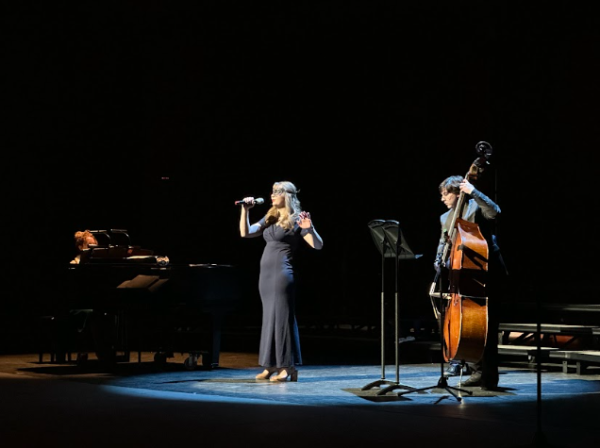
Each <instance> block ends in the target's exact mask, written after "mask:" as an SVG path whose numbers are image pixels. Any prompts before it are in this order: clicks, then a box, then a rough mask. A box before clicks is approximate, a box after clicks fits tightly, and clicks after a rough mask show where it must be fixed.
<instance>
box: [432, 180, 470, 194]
mask: <svg viewBox="0 0 600 448" xmlns="http://www.w3.org/2000/svg"><path fill="white" fill-rule="evenodd" d="M463 179H464V178H463V177H462V176H450V177H447V178H446V179H444V180H443V181H442V182H441V183H440V185H439V186H438V189H439V190H440V193H442V192H443V191H444V190H446V191H447V192H448V193H454V194H459V193H460V183H461V182H462V181H463Z"/></svg>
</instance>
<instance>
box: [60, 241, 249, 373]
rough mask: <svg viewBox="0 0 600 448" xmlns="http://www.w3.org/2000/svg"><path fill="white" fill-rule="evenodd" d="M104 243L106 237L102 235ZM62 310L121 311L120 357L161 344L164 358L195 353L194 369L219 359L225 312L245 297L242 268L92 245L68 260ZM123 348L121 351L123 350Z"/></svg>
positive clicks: (116, 347)
mask: <svg viewBox="0 0 600 448" xmlns="http://www.w3.org/2000/svg"><path fill="white" fill-rule="evenodd" d="M98 241H99V243H100V238H98ZM66 285H67V288H66V294H65V295H64V297H63V300H64V301H63V303H62V304H61V305H60V307H61V308H62V310H63V311H64V310H73V309H87V310H93V311H95V312H97V313H99V314H101V315H104V316H110V317H111V318H114V320H113V322H114V326H113V328H114V333H113V337H112V338H111V339H110V349H111V350H112V353H111V355H112V356H113V357H114V358H115V360H119V358H121V360H123V361H127V362H128V361H129V357H130V352H131V351H133V350H136V349H137V351H138V360H141V359H140V353H141V351H143V350H149V351H154V352H155V353H156V354H155V361H157V362H164V361H166V358H167V357H169V356H172V353H174V352H181V353H189V357H188V358H187V359H186V361H185V365H186V367H188V368H195V366H196V363H197V361H198V359H199V358H200V357H201V358H202V365H203V366H204V367H206V368H213V367H217V366H218V365H219V354H220V345H221V328H222V322H223V318H224V317H225V316H226V315H227V314H228V313H229V312H231V311H233V310H234V309H235V307H236V306H237V304H238V303H239V301H240V292H241V285H240V274H239V271H238V269H237V268H236V267H234V266H232V265H224V264H172V263H169V260H168V258H167V257H161V256H156V255H154V254H153V253H152V251H151V250H146V249H140V248H139V247H134V246H129V245H108V246H105V247H101V246H98V247H91V248H90V249H88V250H86V251H85V252H84V253H82V254H81V262H80V263H79V264H72V265H69V267H68V270H67V279H66ZM118 353H121V355H120V356H119V355H118Z"/></svg>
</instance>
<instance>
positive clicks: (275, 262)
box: [258, 218, 303, 367]
mask: <svg viewBox="0 0 600 448" xmlns="http://www.w3.org/2000/svg"><path fill="white" fill-rule="evenodd" d="M259 224H260V226H261V227H262V228H264V226H265V225H266V223H265V218H263V219H261V220H260V221H259ZM302 234H303V231H302V229H301V228H300V227H298V225H297V224H294V228H293V229H291V230H285V229H283V228H282V227H280V226H278V225H270V226H269V227H267V228H264V231H263V238H264V240H265V241H266V243H267V244H266V246H265V248H264V250H263V254H262V258H261V260H260V277H259V281H258V290H259V292H260V299H261V301H262V308H263V314H262V330H261V336H260V347H259V353H258V362H259V364H260V365H261V366H263V367H291V366H294V365H300V364H302V355H301V353H300V336H299V333H298V324H297V322H296V315H295V281H294V266H293V262H294V252H295V251H296V249H297V247H298V244H299V242H300V241H301V240H302Z"/></svg>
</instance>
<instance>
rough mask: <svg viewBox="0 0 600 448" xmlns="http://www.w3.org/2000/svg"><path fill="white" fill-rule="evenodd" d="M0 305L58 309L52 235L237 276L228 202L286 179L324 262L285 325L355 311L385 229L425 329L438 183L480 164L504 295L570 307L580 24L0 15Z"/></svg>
mask: <svg viewBox="0 0 600 448" xmlns="http://www.w3.org/2000/svg"><path fill="white" fill-rule="evenodd" d="M3 16H4V17H3V29H4V30H5V31H6V34H7V38H6V40H5V42H4V45H3V46H4V63H3V65H4V70H3V71H4V72H5V74H7V75H8V79H7V82H6V83H5V84H4V88H3V90H4V94H5V95H3V96H4V98H5V100H4V101H3V106H4V109H5V112H7V114H6V115H5V116H8V117H7V119H5V121H4V124H5V126H6V128H5V129H6V131H5V133H4V136H5V141H4V143H3V154H4V155H5V163H4V174H5V176H4V180H5V181H6V184H5V188H4V191H5V195H4V196H5V197H7V198H8V204H7V206H6V208H5V214H4V219H3V221H4V224H5V225H6V226H7V230H6V231H5V233H4V237H5V241H6V246H7V248H8V250H7V251H6V252H5V254H6V261H7V265H8V266H6V268H5V274H6V275H7V277H6V280H5V281H4V282H3V283H4V286H5V291H6V292H7V293H6V295H5V296H4V297H5V298H6V302H5V304H6V306H5V310H9V311H10V310H15V311H19V312H20V311H23V310H26V311H28V312H29V311H31V310H32V309H35V307H43V305H44V304H45V303H47V301H48V300H49V297H50V296H51V295H52V294H58V293H60V288H61V285H60V281H61V278H62V277H61V276H60V275H59V274H60V272H61V270H64V269H66V267H67V264H68V262H69V260H70V259H71V258H72V257H73V256H74V255H75V251H74V247H73V233H74V232H75V231H76V230H83V229H85V228H89V229H107V228H121V229H127V230H128V231H129V234H130V236H131V238H132V243H133V244H135V245H140V246H142V247H144V248H150V249H154V250H155V251H156V252H157V253H160V254H165V255H168V256H169V258H170V259H171V261H172V262H176V263H225V264H234V265H236V266H239V267H240V268H241V269H242V270H243V271H244V272H246V273H247V274H248V275H247V278H248V279H249V280H248V287H247V288H245V293H246V294H247V295H248V297H247V299H246V303H247V304H249V305H248V307H247V309H248V312H258V307H259V306H260V304H259V302H258V298H257V297H258V296H257V294H258V293H257V278H258V263H259V258H260V254H261V251H262V247H263V241H262V239H252V240H242V239H241V238H240V237H239V235H238V217H239V209H238V208H237V207H236V206H234V205H233V203H234V201H235V200H238V199H241V198H243V197H244V196H247V195H252V196H255V197H264V198H265V199H266V204H265V205H263V206H257V207H256V208H254V209H253V210H252V212H251V213H252V218H253V221H255V220H258V219H259V218H260V217H261V213H263V212H265V211H266V210H267V207H268V205H267V204H268V201H269V193H270V189H271V185H272V183H273V182H275V181H278V180H290V181H292V182H294V183H295V184H296V185H297V186H298V187H299V188H300V190H301V192H300V195H299V197H300V200H301V202H302V205H303V207H304V209H305V210H307V211H309V212H311V214H312V217H313V220H314V223H315V226H316V228H317V229H318V231H319V233H320V234H321V235H322V237H323V239H324V241H325V246H324V249H323V250H322V251H310V250H308V249H307V248H304V249H302V250H301V251H300V253H299V254H298V274H299V281H300V287H301V301H300V304H299V311H300V314H301V315H302V314H304V315H320V316H331V315H365V314H372V315H377V314H378V313H379V298H380V296H379V292H380V286H381V283H380V275H381V272H380V271H381V265H380V255H379V252H378V251H377V248H376V247H374V245H373V242H372V240H371V237H370V233H369V229H368V226H367V224H368V223H369V221H371V220H372V219H394V220H397V221H399V222H400V227H401V229H402V231H403V232H404V235H405V237H406V239H407V240H408V242H409V244H410V245H411V247H412V249H413V250H414V252H416V253H421V254H423V257H422V258H421V259H419V260H411V261H406V262H403V263H401V269H400V285H401V288H402V289H401V300H402V306H403V312H406V313H408V315H409V316H410V315H415V316H418V315H428V316H429V315H430V314H431V313H432V312H431V306H430V303H429V298H428V296H427V291H428V288H429V283H430V282H431V280H432V279H433V273H434V271H433V268H432V263H433V257H434V254H435V249H436V245H437V240H438V237H439V231H440V229H439V223H438V217H439V215H440V214H441V213H443V212H444V211H445V210H444V206H443V204H442V203H441V202H440V199H439V194H438V190H437V185H438V183H439V182H440V181H441V180H442V179H443V178H445V177H446V176H448V175H451V174H463V175H464V174H466V172H467V171H468V168H469V167H470V165H471V163H472V162H473V161H474V159H475V158H476V153H475V144H476V143H477V142H478V141H480V140H485V141H488V142H490V143H491V144H492V146H493V148H494V154H493V156H492V158H491V160H490V165H489V166H488V167H486V169H485V171H484V173H483V175H482V176H481V179H480V181H479V183H478V184H477V186H478V187H479V188H480V189H482V190H483V191H484V192H485V193H487V194H488V195H490V196H491V197H492V198H495V199H496V201H497V202H498V203H499V204H500V206H501V208H502V211H503V213H502V217H501V219H500V221H499V223H498V236H499V242H500V245H501V247H502V250H503V253H504V257H505V259H506V262H507V264H508V267H509V270H510V273H511V278H512V286H511V288H512V291H513V293H512V294H511V297H510V299H511V300H515V301H520V300H525V301H526V300H535V298H534V297H532V296H533V295H536V294H542V295H543V297H544V300H553V301H558V302H575V303H581V302H590V301H593V295H594V291H595V290H596V289H597V287H596V281H595V277H596V275H597V263H596V257H597V254H598V252H599V251H598V243H597V241H598V238H597V235H596V233H597V232H596V227H597V226H596V225H595V221H596V220H595V219H592V213H593V212H595V210H594V208H595V206H596V205H597V203H598V200H597V198H596V194H595V189H596V186H595V180H596V178H597V175H598V170H597V168H596V165H595V164H596V162H595V159H596V157H595V154H594V153H595V151H596V150H597V148H598V143H600V142H599V139H598V133H597V131H596V127H597V123H598V106H597V104H598V99H599V98H600V95H599V87H598V82H597V80H598V79H599V75H600V70H599V69H600V64H599V61H600V59H599V58H598V44H599V36H598V29H600V28H599V27H598V26H597V25H598V23H597V19H596V17H597V16H596V15H594V14H591V11H587V10H585V8H584V7H582V6H578V7H575V6H570V5H569V6H567V5H562V6H561V7H560V8H559V7H557V9H552V10H550V9H544V10H541V9H539V7H537V6H534V5H519V6H514V7H508V6H504V5H503V6H498V5H495V4H485V5H477V6H475V7H474V9H470V8H469V9H468V8H466V7H463V6H457V5H455V4H447V5H446V4H445V5H441V6H440V5H438V6H426V5H417V4H409V5H406V4H404V3H403V2H383V3H381V4H380V3H379V2H352V3H348V2H328V1H326V2H319V3H318V4H315V5H313V4H303V3H298V2H296V3H293V4H281V5H277V6H267V5H263V4H260V3H258V2H240V3H234V2H214V3H212V2H201V4H193V5H191V4H188V5H186V6H183V5H181V4H177V5H175V4H168V5H167V4H166V3H165V4H164V5H162V4H161V3H160V2H151V3H138V4H127V3H125V4H123V3H119V4H115V5H110V6H107V5H106V4H102V5H99V4H89V5H83V4H80V5H71V6H68V7H67V6H62V7H61V6H57V5H56V4H54V5H49V4H48V5H44V6H40V7H39V8H34V7H31V6H29V7H25V6H14V7H13V9H12V10H9V11H7V13H6V14H4V15H3Z"/></svg>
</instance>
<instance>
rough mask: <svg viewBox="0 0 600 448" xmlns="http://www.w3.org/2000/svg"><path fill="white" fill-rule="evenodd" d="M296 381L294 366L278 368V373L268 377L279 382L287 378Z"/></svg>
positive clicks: (296, 373)
mask: <svg viewBox="0 0 600 448" xmlns="http://www.w3.org/2000/svg"><path fill="white" fill-rule="evenodd" d="M288 378H289V380H290V381H294V382H295V381H298V371H297V370H296V368H295V367H284V368H282V369H280V370H279V373H278V374H277V375H275V376H272V377H271V378H270V380H271V381H277V382H279V383H285V382H286V381H287V380H288Z"/></svg>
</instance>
